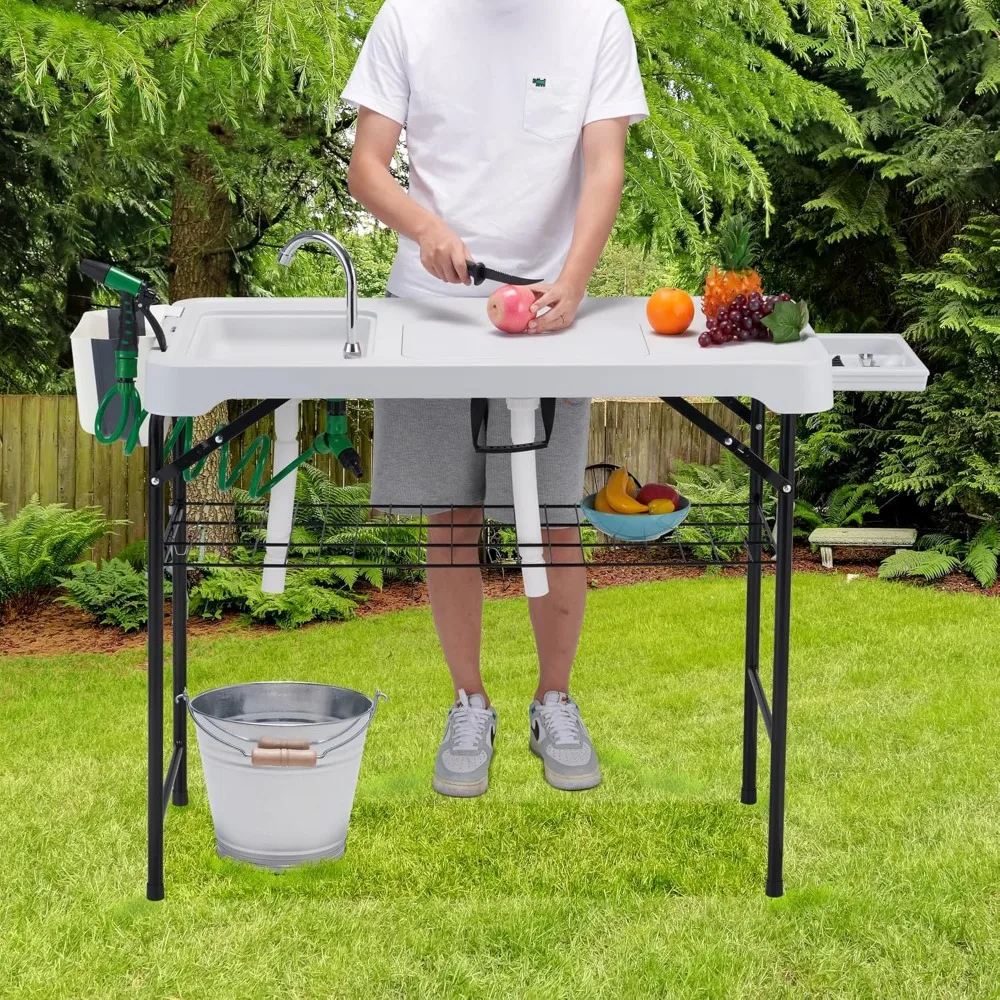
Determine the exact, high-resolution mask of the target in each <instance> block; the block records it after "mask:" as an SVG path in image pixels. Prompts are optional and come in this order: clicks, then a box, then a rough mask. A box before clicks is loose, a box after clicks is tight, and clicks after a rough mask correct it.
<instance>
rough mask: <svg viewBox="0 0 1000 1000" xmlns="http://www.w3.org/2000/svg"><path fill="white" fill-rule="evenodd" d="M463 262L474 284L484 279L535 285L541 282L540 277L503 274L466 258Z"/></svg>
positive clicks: (510, 283)
mask: <svg viewBox="0 0 1000 1000" xmlns="http://www.w3.org/2000/svg"><path fill="white" fill-rule="evenodd" d="M465 264H466V266H467V267H468V269H469V277H470V278H472V283H473V284H475V285H481V284H482V283H483V282H484V281H499V282H500V283H501V284H502V285H537V284H540V282H541V279H540V278H520V277H518V276H517V275H516V274H505V273H504V272H503V271H497V270H495V269H494V268H492V267H487V266H486V265H485V264H481V263H479V262H477V261H474V260H467V261H466V262H465Z"/></svg>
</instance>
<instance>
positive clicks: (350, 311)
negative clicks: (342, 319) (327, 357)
mask: <svg viewBox="0 0 1000 1000" xmlns="http://www.w3.org/2000/svg"><path fill="white" fill-rule="evenodd" d="M307 243H319V244H320V245H321V246H325V247H326V248H327V249H328V250H329V251H330V252H331V253H332V254H333V255H334V256H335V257H336V258H337V260H339V261H340V266H341V267H343V269H344V280H345V283H346V285H347V342H346V343H345V344H344V357H345V358H360V357H361V355H362V350H361V341H360V340H358V335H357V330H356V327H357V323H358V277H357V274H356V273H355V271H354V261H352V260H351V255H350V254H349V253H348V252H347V248H346V247H345V246H344V244H343V243H341V242H340V241H339V240H336V239H334V238H333V237H332V236H331V235H330V234H329V233H324V232H322V231H320V230H318V229H307V230H306V231H305V232H302V233H299V234H298V235H296V236H293V237H292V238H291V239H290V240H289V241H288V242H287V243H286V244H285V245H284V246H283V247H282V248H281V252H280V253H279V254H278V263H279V264H281V265H282V266H283V267H288V265H289V264H291V262H292V259H293V258H294V257H295V254H296V253H297V252H298V250H299V247H302V246H305V245H306V244H307Z"/></svg>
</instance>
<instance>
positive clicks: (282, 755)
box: [250, 737, 316, 767]
mask: <svg viewBox="0 0 1000 1000" xmlns="http://www.w3.org/2000/svg"><path fill="white" fill-rule="evenodd" d="M250 763H251V764H252V765H253V766H254V767H315V766H316V751H315V750H313V749H312V747H310V745H309V741H308V740H275V739H268V738H267V737H264V738H262V739H260V740H258V741H257V746H256V747H254V749H253V752H252V753H251V754H250Z"/></svg>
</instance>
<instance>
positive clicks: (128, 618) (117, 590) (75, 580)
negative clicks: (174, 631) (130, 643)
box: [59, 558, 170, 632]
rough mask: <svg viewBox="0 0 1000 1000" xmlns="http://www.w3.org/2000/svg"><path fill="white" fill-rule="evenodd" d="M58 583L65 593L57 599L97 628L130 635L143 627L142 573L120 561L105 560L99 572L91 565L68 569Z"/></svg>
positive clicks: (145, 612)
mask: <svg viewBox="0 0 1000 1000" xmlns="http://www.w3.org/2000/svg"><path fill="white" fill-rule="evenodd" d="M61 583H62V585H63V587H65V588H66V590H67V591H69V593H68V594H66V595H64V596H63V597H60V598H59V600H60V601H61V602H62V603H63V604H68V605H69V606H70V607H73V608H80V610H82V611H88V612H90V614H92V615H93V616H94V617H95V618H96V619H97V620H98V622H100V624H101V625H114V626H115V627H116V628H120V629H121V630H122V631H123V632H134V631H136V630H137V629H140V628H143V627H144V626H145V625H146V621H147V619H148V600H147V592H146V574H145V573H141V572H139V571H138V570H137V569H135V568H134V567H133V566H131V565H130V564H129V563H127V562H126V561H125V560H124V559H120V558H119V559H105V560H104V562H103V563H101V568H100V569H98V568H97V566H96V564H95V563H92V562H85V563H80V564H78V565H76V566H72V567H70V571H69V575H68V576H66V577H63V579H62V581H61ZM164 587H165V593H166V594H168V595H169V594H170V583H169V581H164Z"/></svg>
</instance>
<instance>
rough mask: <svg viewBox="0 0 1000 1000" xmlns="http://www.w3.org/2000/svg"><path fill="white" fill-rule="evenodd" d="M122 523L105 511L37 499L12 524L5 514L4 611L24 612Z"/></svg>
mask: <svg viewBox="0 0 1000 1000" xmlns="http://www.w3.org/2000/svg"><path fill="white" fill-rule="evenodd" d="M122 523H124V522H121V521H109V520H108V519H107V518H106V517H105V516H104V513H103V512H102V511H101V509H100V507H81V508H79V509H78V510H73V509H72V508H69V507H67V506H66V505H65V504H61V503H52V504H44V505H43V504H41V503H40V502H39V500H38V497H37V496H34V497H32V498H31V501H30V502H29V503H28V504H27V505H26V506H24V507H22V508H21V510H20V511H18V513H17V514H16V515H15V516H14V517H12V518H10V520H7V519H6V518H5V517H4V516H3V514H2V512H0V609H3V608H4V607H7V608H15V607H16V608H17V609H19V610H24V609H26V608H27V607H30V606H31V605H32V604H34V603H36V602H37V601H38V599H39V597H40V596H41V594H42V593H43V592H44V591H46V590H50V589H52V588H54V587H55V586H56V585H57V584H58V582H59V578H60V577H62V576H64V575H65V574H66V573H67V572H68V570H69V568H70V566H72V565H73V563H75V562H77V561H78V560H79V559H80V557H81V556H82V555H83V554H84V553H85V552H86V551H87V550H88V549H89V548H90V547H91V546H92V545H94V544H95V543H96V542H99V541H100V540H101V539H102V538H104V537H105V536H106V535H108V534H110V533H111V530H112V528H113V527H114V526H115V525H117V524H122Z"/></svg>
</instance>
